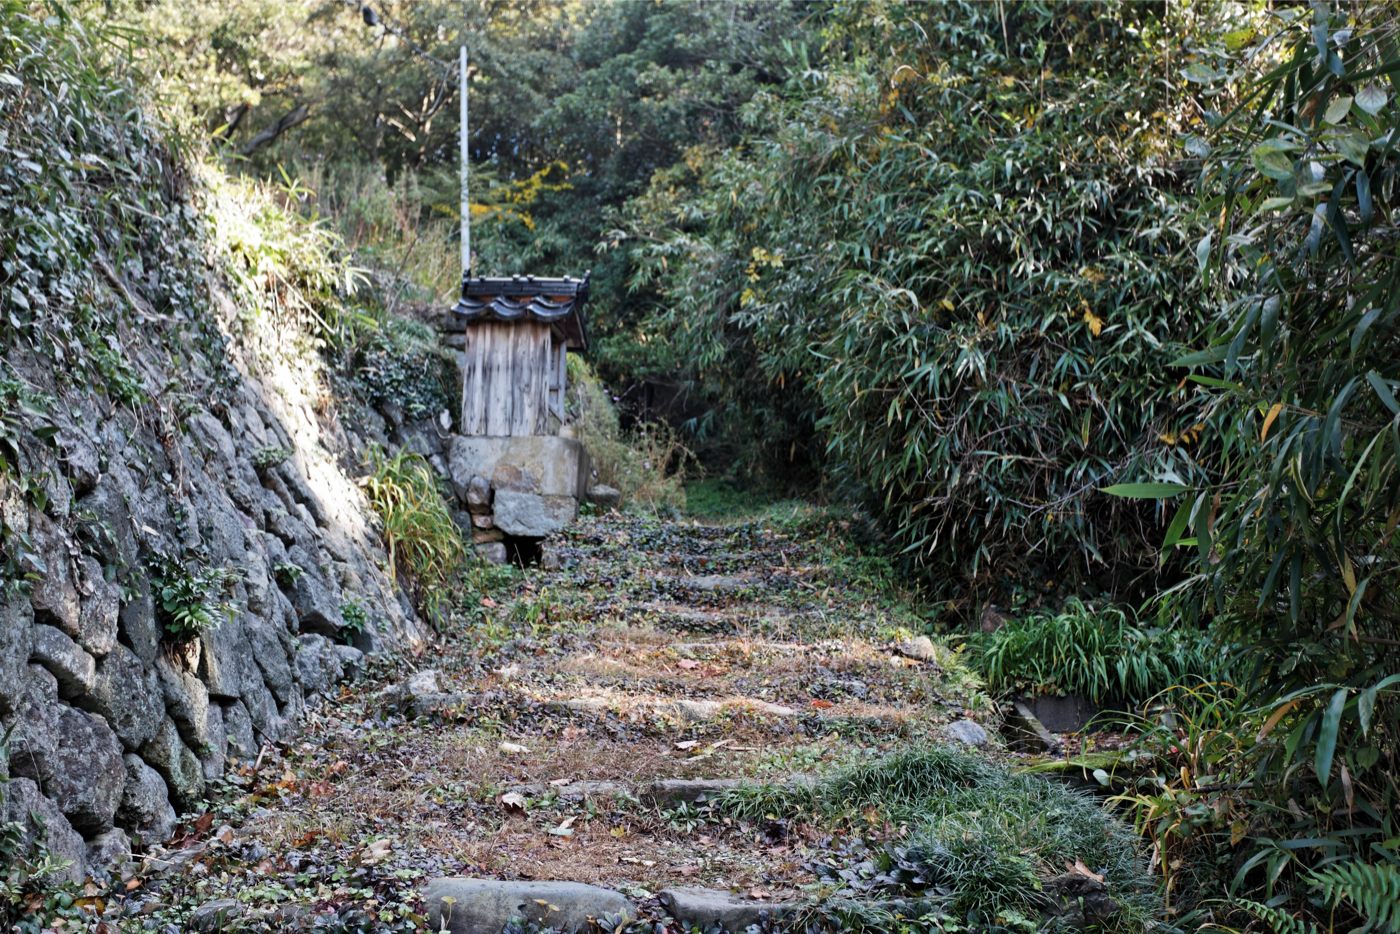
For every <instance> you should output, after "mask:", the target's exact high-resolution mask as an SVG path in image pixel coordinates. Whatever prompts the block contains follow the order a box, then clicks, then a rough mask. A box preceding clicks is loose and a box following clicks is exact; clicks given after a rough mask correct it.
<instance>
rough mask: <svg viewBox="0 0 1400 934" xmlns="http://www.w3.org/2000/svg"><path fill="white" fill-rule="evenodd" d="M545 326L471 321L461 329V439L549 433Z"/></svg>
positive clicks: (551, 376) (549, 360)
mask: <svg viewBox="0 0 1400 934" xmlns="http://www.w3.org/2000/svg"><path fill="white" fill-rule="evenodd" d="M552 343H553V342H552V341H551V339H550V327H549V325H548V324H543V323H539V322H533V321H512V322H506V321H477V322H473V323H472V324H471V325H469V326H468V328H467V343H466V349H465V355H464V360H463V365H462V434H464V435H468V436H473V437H518V436H522V435H544V434H548V433H549V402H550V389H551V388H552V386H553V384H554V382H555V378H556V377H555V373H554V370H555V368H556V366H557V363H556V361H555V360H554V353H553V352H552V351H553V346H552Z"/></svg>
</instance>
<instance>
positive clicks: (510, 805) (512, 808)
mask: <svg viewBox="0 0 1400 934" xmlns="http://www.w3.org/2000/svg"><path fill="white" fill-rule="evenodd" d="M501 807H503V808H505V809H506V810H507V811H509V812H512V813H515V814H524V813H525V796H524V795H522V794H521V793H520V792H518V791H508V792H506V793H505V794H503V795H501Z"/></svg>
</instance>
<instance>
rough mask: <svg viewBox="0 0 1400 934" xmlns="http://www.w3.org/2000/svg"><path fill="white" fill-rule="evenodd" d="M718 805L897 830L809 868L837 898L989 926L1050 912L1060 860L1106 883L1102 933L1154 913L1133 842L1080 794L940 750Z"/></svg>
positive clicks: (1062, 868) (740, 794)
mask: <svg viewBox="0 0 1400 934" xmlns="http://www.w3.org/2000/svg"><path fill="white" fill-rule="evenodd" d="M718 807H719V808H720V809H721V810H722V811H726V812H729V813H733V814H737V815H741V816H744V817H748V818H751V819H752V818H757V817H764V818H787V819H792V818H797V817H802V816H808V815H812V814H816V815H820V816H821V817H823V818H824V819H826V820H828V821H831V822H832V823H833V824H835V825H837V826H844V827H845V828H847V829H848V831H849V830H850V829H851V828H878V827H880V826H881V825H882V824H883V826H884V827H886V828H890V827H896V826H897V827H900V828H901V830H902V832H901V833H897V834H890V833H889V832H888V830H887V831H886V832H885V833H883V834H882V833H881V832H880V831H879V830H878V829H875V830H872V832H871V834H870V836H871V837H872V838H873V839H872V840H871V841H870V842H865V841H860V842H857V843H855V844H854V845H849V846H848V849H847V850H845V851H844V852H841V851H838V854H837V856H836V858H834V859H832V860H831V861H830V862H829V863H825V864H823V865H822V866H821V867H820V868H819V876H820V877H822V878H825V879H827V880H829V881H830V882H831V884H832V885H833V886H834V887H835V889H836V892H837V894H838V895H844V896H846V897H866V898H869V897H870V896H873V895H879V896H883V897H914V898H918V899H922V900H923V901H924V902H925V903H926V911H928V912H930V913H933V912H935V911H936V912H938V913H942V914H947V915H950V916H951V917H952V918H953V919H955V920H957V921H960V922H965V923H967V924H970V925H973V926H980V927H984V928H986V929H998V928H999V927H1001V926H1002V925H1006V924H1008V923H1009V922H1010V921H1011V920H1012V919H1013V918H1017V917H1019V918H1021V919H1023V920H1026V921H1031V920H1033V919H1036V918H1038V917H1040V916H1041V915H1042V914H1044V913H1046V912H1047V911H1049V912H1050V913H1051V914H1053V909H1054V908H1055V907H1057V897H1058V896H1057V893H1056V887H1057V885H1059V884H1062V881H1063V880H1062V877H1064V875H1065V872H1066V868H1067V867H1069V868H1070V869H1071V874H1072V875H1073V874H1074V872H1076V871H1077V872H1079V873H1081V874H1082V873H1084V872H1088V873H1092V874H1093V875H1094V876H1097V877H1100V878H1099V881H1101V882H1103V883H1105V884H1106V886H1107V892H1108V894H1109V896H1110V898H1111V902H1110V903H1107V904H1105V905H1101V906H1099V908H1097V909H1095V911H1096V913H1097V916H1095V917H1093V918H1091V919H1090V920H1092V921H1094V922H1098V923H1101V924H1102V925H1103V927H1104V928H1105V929H1108V930H1141V929H1142V928H1143V926H1144V924H1145V923H1146V921H1147V919H1149V918H1150V917H1152V916H1153V914H1154V911H1155V902H1156V896H1155V894H1154V887H1153V884H1152V880H1151V878H1150V877H1149V876H1148V874H1147V872H1146V864H1145V861H1144V860H1143V858H1142V856H1141V854H1140V853H1139V851H1138V849H1137V844H1136V840H1135V839H1134V837H1133V835H1132V834H1131V833H1129V832H1127V830H1126V828H1124V827H1122V826H1121V825H1116V824H1115V823H1114V822H1113V820H1112V819H1111V818H1110V817H1108V816H1107V815H1105V813H1104V812H1103V810H1102V809H1101V808H1100V807H1099V806H1098V804H1097V802H1095V801H1094V800H1093V799H1092V798H1090V797H1088V796H1086V795H1084V794H1081V793H1077V792H1074V791H1071V790H1069V789H1068V788H1066V787H1064V786H1063V785H1061V784H1058V783H1056V782H1054V781H1046V780H1045V779H1042V778H1039V777H1037V776H1030V775H1020V774H1016V773H1014V772H1012V771H1010V770H1008V769H1007V768H1005V767H1003V766H998V765H993V764H990V763H988V762H987V761H986V760H985V759H984V758H981V757H979V756H976V755H972V754H969V753H967V752H963V751H959V750H956V749H953V748H949V747H939V746H933V747H929V748H922V749H917V750H907V751H903V752H899V753H895V754H893V755H890V756H888V757H885V758H881V759H878V760H875V761H873V762H865V763H860V764H856V765H853V766H849V767H847V768H846V769H844V770H841V771H838V772H836V773H835V774H832V775H830V776H828V777H825V778H823V779H821V780H819V781H817V782H815V783H812V784H797V785H784V786H750V787H745V788H741V789H737V790H735V791H733V792H730V793H729V794H728V795H727V796H726V797H724V798H723V799H721V801H720V802H719V804H718ZM891 836H893V837H894V840H890V839H888V837H891ZM882 837H885V838H886V839H881V838H882ZM856 839H857V840H860V837H859V836H857V837H856ZM1083 878H1088V877H1087V876H1085V877H1083ZM1053 880H1061V881H1060V882H1055V881H1053ZM1110 905H1111V907H1110ZM1058 907H1061V908H1063V907H1064V906H1063V905H1059V906H1058ZM1080 920H1081V922H1082V921H1083V920H1084V919H1083V918H1082V917H1081V918H1080ZM1051 926H1052V927H1053V926H1054V924H1053V923H1052V924H1051Z"/></svg>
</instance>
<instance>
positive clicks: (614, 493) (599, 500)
mask: <svg viewBox="0 0 1400 934" xmlns="http://www.w3.org/2000/svg"><path fill="white" fill-rule="evenodd" d="M588 501H589V502H591V503H592V504H593V505H595V506H597V507H598V508H599V509H601V510H603V511H604V512H608V511H610V510H613V509H616V508H617V507H618V506H619V505H620V504H621V503H622V493H621V491H619V490H617V489H614V488H613V487H610V486H608V485H607V484H605V483H599V484H597V485H595V486H593V487H590V488H589V490H588Z"/></svg>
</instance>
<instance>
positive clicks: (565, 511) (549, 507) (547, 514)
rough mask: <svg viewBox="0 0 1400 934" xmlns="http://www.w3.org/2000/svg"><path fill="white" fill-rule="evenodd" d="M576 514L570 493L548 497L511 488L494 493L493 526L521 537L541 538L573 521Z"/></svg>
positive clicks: (574, 500)
mask: <svg viewBox="0 0 1400 934" xmlns="http://www.w3.org/2000/svg"><path fill="white" fill-rule="evenodd" d="M577 514H578V500H576V499H574V498H573V497H572V496H549V495H543V494H538V493H519V492H516V491H513V490H498V491H497V492H496V512H495V518H496V528H498V529H500V530H501V531H502V532H505V533H506V534H507V535H516V536H520V537H523V538H544V537H545V536H546V535H549V534H550V533H551V532H557V531H559V530H560V529H562V528H564V526H566V525H568V524H569V523H570V522H572V521H573V518H574V516H575V515H577Z"/></svg>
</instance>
